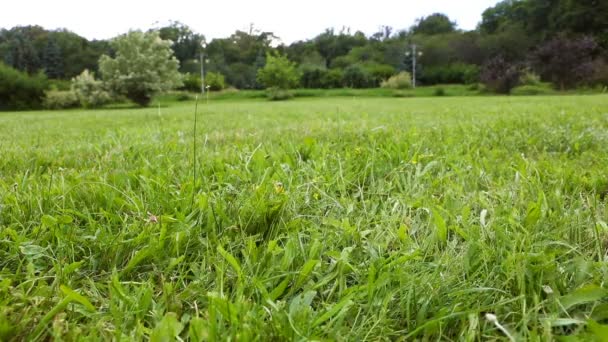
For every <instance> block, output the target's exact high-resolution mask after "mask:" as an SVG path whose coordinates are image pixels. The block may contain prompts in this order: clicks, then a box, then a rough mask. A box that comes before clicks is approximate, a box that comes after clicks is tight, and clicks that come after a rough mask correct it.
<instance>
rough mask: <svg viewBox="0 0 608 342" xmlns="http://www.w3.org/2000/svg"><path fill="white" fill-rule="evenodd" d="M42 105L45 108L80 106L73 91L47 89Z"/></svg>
mask: <svg viewBox="0 0 608 342" xmlns="http://www.w3.org/2000/svg"><path fill="white" fill-rule="evenodd" d="M43 105H44V108H46V109H67V108H76V107H78V106H80V101H78V97H77V96H76V94H74V92H73V91H70V90H49V91H47V92H46V94H45V97H44V101H43Z"/></svg>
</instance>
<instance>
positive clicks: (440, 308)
mask: <svg viewBox="0 0 608 342" xmlns="http://www.w3.org/2000/svg"><path fill="white" fill-rule="evenodd" d="M606 103H608V97H607V96H605V95H597V96H568V97H556V96H553V97H467V98H457V97H447V98H404V99H394V98H357V97H355V98H350V97H344V98H323V99H297V100H294V101H288V102H280V103H272V102H261V101H221V102H214V101H211V102H210V103H209V104H208V105H205V104H204V103H202V104H201V103H199V116H198V120H197V130H196V145H195V146H196V149H195V150H194V149H193V148H194V145H193V135H194V116H193V111H194V103H192V102H181V103H173V104H171V105H170V106H168V107H165V108H161V111H160V112H159V111H158V109H157V108H149V109H129V108H116V109H107V110H94V111H84V110H70V111H64V112H57V111H56V112H21V113H0V137H2V138H1V139H0V155H1V158H0V340H24V339H40V340H46V339H60V338H61V339H64V340H80V339H87V338H90V339H102V340H112V339H114V340H140V339H147V338H150V339H151V340H153V341H165V340H172V339H174V337H176V336H179V337H180V338H182V339H184V340H185V339H190V340H206V339H209V340H238V341H247V340H261V341H266V340H309V339H312V340H350V341H359V340H413V339H426V340H465V341H485V340H496V339H498V340H505V339H507V336H506V335H505V332H504V331H503V330H501V328H504V330H505V331H506V332H507V333H508V334H510V335H512V336H513V338H514V339H518V340H520V339H521V340H551V339H553V338H557V337H568V336H569V337H578V338H581V339H590V338H592V337H593V336H596V337H597V338H598V339H601V337H602V336H604V337H605V336H606V335H605V334H606V333H605V331H606V329H607V327H606V326H604V325H602V324H604V323H606V319H608V302H607V301H606V299H607V298H608V289H607V288H606V284H605V279H606V277H607V276H608V263H607V262H606V260H607V257H606V248H607V246H608V224H607V223H606V222H607V221H608V217H607V216H608V215H607V214H608V213H607V209H606V195H607V194H608V178H607V177H606V170H607V169H608V148H607V146H608V145H607V144H608V134H607V132H608V110H607V107H606ZM195 151H196V153H195ZM194 157H195V159H194ZM195 160H196V168H195V167H194V163H195ZM195 169H196V170H197V172H196V174H193V171H194V170H195ZM486 314H493V315H495V316H496V317H497V321H496V322H495V321H493V320H492V317H493V316H491V315H490V316H486ZM488 318H490V319H488ZM495 323H496V324H495ZM602 334H604V335H602Z"/></svg>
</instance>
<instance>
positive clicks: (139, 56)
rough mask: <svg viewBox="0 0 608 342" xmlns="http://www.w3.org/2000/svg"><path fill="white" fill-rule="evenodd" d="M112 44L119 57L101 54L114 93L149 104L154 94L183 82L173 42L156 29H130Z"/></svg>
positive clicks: (105, 73)
mask: <svg viewBox="0 0 608 342" xmlns="http://www.w3.org/2000/svg"><path fill="white" fill-rule="evenodd" d="M111 44H112V47H113V48H114V50H115V51H116V56H115V57H110V56H107V55H103V56H101V58H100V59H99V70H100V72H101V75H102V78H103V80H104V81H105V82H107V84H108V86H109V88H110V89H111V91H112V92H114V93H116V94H119V95H124V96H125V97H127V98H128V99H130V100H132V101H133V102H135V103H137V104H139V105H140V106H147V105H148V104H149V103H150V101H151V99H152V97H153V96H154V95H156V94H158V93H162V92H164V91H168V90H171V89H174V88H177V87H179V86H180V85H181V77H180V74H179V72H178V67H179V62H178V60H177V59H176V58H175V57H173V51H172V50H171V42H170V41H167V40H162V39H161V38H160V37H159V34H158V33H157V32H146V33H143V32H141V31H131V32H129V33H127V34H124V35H122V36H119V37H118V38H115V39H114V40H112V42H111Z"/></svg>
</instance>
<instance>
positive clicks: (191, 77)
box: [179, 73, 201, 93]
mask: <svg viewBox="0 0 608 342" xmlns="http://www.w3.org/2000/svg"><path fill="white" fill-rule="evenodd" d="M179 89H180V90H186V91H190V92H193V93H197V92H198V93H200V92H201V76H200V75H198V74H191V73H186V74H184V75H182V86H181V87H179Z"/></svg>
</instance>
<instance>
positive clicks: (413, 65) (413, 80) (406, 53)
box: [405, 44, 422, 88]
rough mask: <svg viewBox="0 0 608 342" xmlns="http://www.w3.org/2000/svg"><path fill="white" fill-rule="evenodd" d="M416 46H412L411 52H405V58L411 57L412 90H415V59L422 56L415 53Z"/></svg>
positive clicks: (420, 52) (420, 53)
mask: <svg viewBox="0 0 608 342" xmlns="http://www.w3.org/2000/svg"><path fill="white" fill-rule="evenodd" d="M416 48H417V46H416V44H412V51H411V52H410V51H406V52H405V55H406V56H408V57H409V56H412V88H416V57H421V56H422V51H416Z"/></svg>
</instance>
